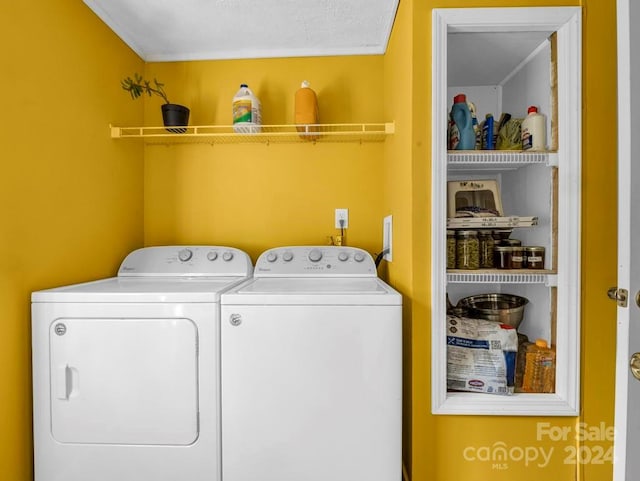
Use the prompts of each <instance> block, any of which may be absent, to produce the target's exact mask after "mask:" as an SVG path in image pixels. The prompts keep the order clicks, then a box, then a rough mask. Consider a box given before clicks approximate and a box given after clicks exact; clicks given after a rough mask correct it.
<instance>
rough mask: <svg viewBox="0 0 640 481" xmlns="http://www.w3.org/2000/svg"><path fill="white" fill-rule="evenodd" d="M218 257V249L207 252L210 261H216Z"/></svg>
mask: <svg viewBox="0 0 640 481" xmlns="http://www.w3.org/2000/svg"><path fill="white" fill-rule="evenodd" d="M217 258H218V253H217V252H216V251H209V252H207V259H209V260H210V261H215V260H216V259H217Z"/></svg>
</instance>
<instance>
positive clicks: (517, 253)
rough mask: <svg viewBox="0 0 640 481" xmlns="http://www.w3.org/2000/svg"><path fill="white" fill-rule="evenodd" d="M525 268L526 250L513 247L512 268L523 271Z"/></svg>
mask: <svg viewBox="0 0 640 481" xmlns="http://www.w3.org/2000/svg"><path fill="white" fill-rule="evenodd" d="M523 267H524V248H523V247H522V246H521V245H519V246H512V247H511V268H512V269H522V268H523Z"/></svg>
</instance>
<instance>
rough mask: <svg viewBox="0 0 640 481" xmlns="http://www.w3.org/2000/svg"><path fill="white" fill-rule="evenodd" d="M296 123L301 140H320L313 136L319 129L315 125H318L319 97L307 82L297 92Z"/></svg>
mask: <svg viewBox="0 0 640 481" xmlns="http://www.w3.org/2000/svg"><path fill="white" fill-rule="evenodd" d="M294 122H295V124H296V126H297V127H296V129H297V130H298V132H300V137H301V138H303V139H306V140H316V139H317V138H318V136H317V135H313V134H311V132H317V131H318V127H317V126H316V125H314V124H317V123H318V97H317V96H316V93H315V92H314V91H313V89H311V87H310V86H309V82H307V81H306V80H305V81H303V82H302V84H301V85H300V88H299V89H298V90H297V91H296V96H295V107H294Z"/></svg>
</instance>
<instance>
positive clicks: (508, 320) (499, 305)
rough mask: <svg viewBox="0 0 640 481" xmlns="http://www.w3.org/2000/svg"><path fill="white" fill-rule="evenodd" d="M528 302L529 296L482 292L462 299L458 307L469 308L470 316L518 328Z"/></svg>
mask: <svg viewBox="0 0 640 481" xmlns="http://www.w3.org/2000/svg"><path fill="white" fill-rule="evenodd" d="M528 302H529V300H528V299H527V298H525V297H521V296H516V295H514V294H480V295H476V296H469V297H465V298H463V299H460V301H458V305H457V306H456V307H462V308H465V309H467V310H468V311H469V317H476V318H478V319H486V320H488V321H496V322H499V323H501V324H507V325H509V326H513V327H515V328H516V329H517V328H518V326H520V323H521V322H522V317H523V315H524V306H525V305H526V304H527V303H528Z"/></svg>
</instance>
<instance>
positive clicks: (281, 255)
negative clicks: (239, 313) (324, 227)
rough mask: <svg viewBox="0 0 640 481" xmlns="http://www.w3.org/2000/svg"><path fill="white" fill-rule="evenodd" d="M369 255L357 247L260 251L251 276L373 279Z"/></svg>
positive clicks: (374, 273)
mask: <svg viewBox="0 0 640 481" xmlns="http://www.w3.org/2000/svg"><path fill="white" fill-rule="evenodd" d="M377 276H378V273H377V271H376V265H375V262H374V260H373V258H372V257H371V255H370V254H369V253H368V252H367V251H365V250H362V249H358V248H357V247H342V246H290V247H277V248H275V249H269V250H268V251H265V252H263V253H262V254H261V255H260V257H259V258H258V261H257V262H256V268H255V272H254V277H377Z"/></svg>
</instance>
